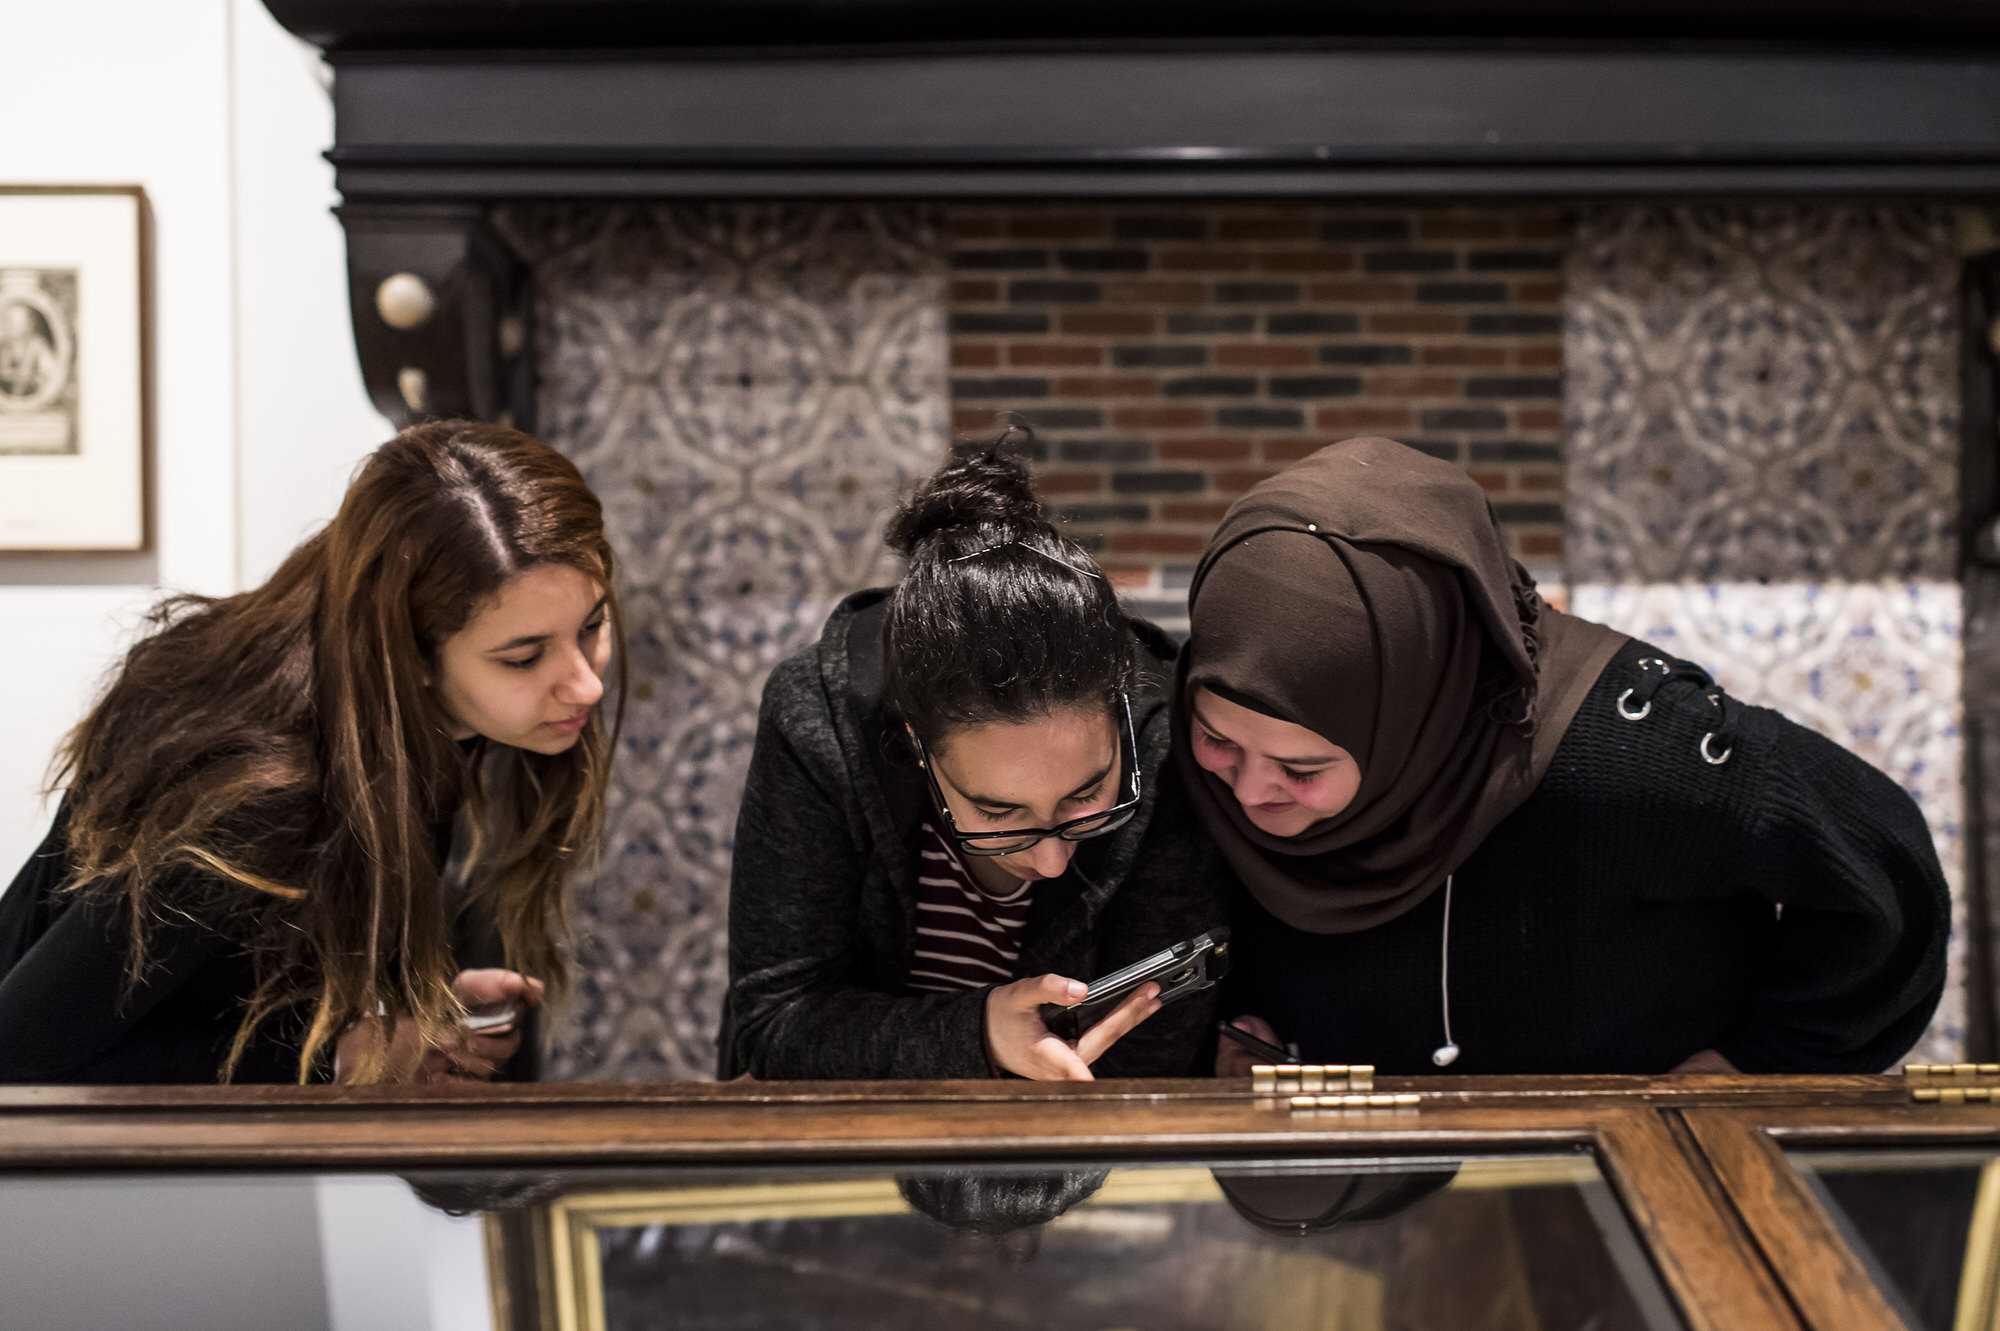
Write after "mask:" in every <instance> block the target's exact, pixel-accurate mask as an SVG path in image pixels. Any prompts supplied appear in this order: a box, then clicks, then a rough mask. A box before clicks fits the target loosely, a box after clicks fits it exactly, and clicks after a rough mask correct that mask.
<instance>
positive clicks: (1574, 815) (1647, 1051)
mask: <svg viewBox="0 0 2000 1331" xmlns="http://www.w3.org/2000/svg"><path fill="white" fill-rule="evenodd" d="M1647 657H1659V658H1663V659H1665V660H1667V661H1668V662H1669V663H1670V664H1671V666H1672V667H1673V672H1674V673H1673V674H1672V675H1670V676H1669V677H1668V679H1667V682H1666V683H1665V684H1664V685H1663V686H1661V687H1660V688H1659V692H1658V693H1657V695H1656V696H1655V697H1654V698H1653V700H1652V703H1653V705H1652V709H1651V711H1650V713H1649V714H1648V715H1647V716H1646V718H1645V719H1644V720H1640V721H1627V720H1624V719H1621V718H1620V716H1619V715H1618V712H1617V705H1618V700H1619V697H1620V695H1621V694H1622V693H1623V692H1624V690H1625V689H1627V688H1629V687H1632V686H1634V685H1635V684H1637V683H1639V682H1640V681H1641V680H1642V679H1643V677H1644V673H1645V672H1644V671H1642V670H1641V668H1640V667H1639V666H1638V662H1639V661H1640V660H1641V659H1643V658H1647ZM1704 678H1705V677H1703V676H1701V675H1700V672H1699V671H1698V670H1696V669H1695V668H1694V667H1693V666H1691V665H1689V664H1688V663H1687V662H1683V661H1678V660H1675V659H1674V658H1671V657H1667V656H1666V654H1665V653H1663V652H1660V651H1658V650H1657V649H1655V648H1652V647H1648V646H1646V645H1645V644H1643V643H1638V642H1634V643H1630V644H1628V645H1627V646H1626V647H1625V648H1623V649H1622V650H1621V651H1620V652H1619V654H1618V655H1617V656H1616V657H1615V658H1613V660H1612V661H1611V663H1610V665H1608V666H1607V667H1605V670H1604V672H1603V674H1602V675H1601V676H1600V677H1599V679H1598V682H1597V684H1596V685H1595V686H1594V687H1593V689H1592V690H1591V693H1590V695H1589V696H1588V698H1586V699H1585V701H1584V704H1583V707H1582V709H1581V710H1580V711H1579V712H1578V713H1577V715H1576V718H1575V720H1574V721H1573V722H1572V723H1571V725H1570V728H1569V731H1568V733H1567V734H1566V735H1565V736H1564V738H1563V742H1562V744H1561V746H1560V747H1559V748H1558V749H1557V752H1556V756H1555V759H1554V761H1553V763H1552V764H1551V766H1550V767H1549V770H1548V772H1547V774H1546V775H1545V776H1544V777H1543V779H1542V782H1541V784H1540V785H1539V786H1538V787H1537V788H1536V790H1535V793H1534V794H1533V795H1532V796H1530V797H1529V799H1528V801H1527V802H1526V803H1525V804H1523V805H1522V806H1521V807H1520V808H1519V809H1517V810H1515V812H1514V813H1513V814H1512V815H1510V816H1509V817H1508V818H1507V819H1506V820H1505V821H1503V822H1502V823H1501V824H1500V825H1499V826H1498V827H1496V828H1495V829H1494V830H1493V832H1492V834H1491V835H1490V836H1488V837H1487V839H1486V840H1485V842H1484V843H1482V844H1481V846H1480V847H1479V849H1478V850H1477V851H1475V852H1474V853H1473V855H1472V856H1471V858H1469V859H1467V860H1466V861H1465V863H1464V864H1462V865H1461V866H1459V869H1458V871H1457V873H1456V875H1455V877H1454V880H1453V891H1452V900H1451V930H1450V978H1451V1020H1452V1034H1453V1036H1454V1037H1455V1038H1456V1040H1457V1042H1458V1044H1459V1045H1460V1047H1461V1049H1462V1050H1463V1053H1462V1054H1461V1056H1460V1057H1459V1059H1458V1060H1457V1061H1456V1062H1455V1063H1454V1064H1452V1065H1451V1067H1450V1071H1451V1072H1452V1073H1453V1074H1461V1073H1564V1072H1573V1073H1591V1072H1597V1073H1658V1072H1665V1071H1667V1070H1668V1069H1669V1068H1671V1067H1673V1066H1674V1065H1675V1064H1676V1063H1678V1062H1680V1061H1681V1060H1682V1059H1684V1058H1686V1057H1687V1056H1688V1055H1690V1054H1693V1053H1696V1052H1698V1051H1700V1050H1702V1049H1710V1048H1712V1049H1716V1050H1719V1051H1720V1052H1721V1053H1722V1054H1724V1055H1725V1056H1726V1057H1728V1058H1729V1060H1730V1061H1731V1062H1732V1063H1734V1064H1735V1065H1736V1066H1737V1067H1739V1068H1741V1069H1742V1070H1744V1071H1746V1072H1873V1071H1879V1070H1881V1069H1882V1068H1884V1067H1887V1066H1888V1065H1889V1064H1891V1063H1892V1062H1894V1061H1895V1060H1896V1059H1897V1058H1898V1057H1900V1056H1901V1055H1902V1054H1904V1053H1905V1052H1906V1051H1907V1050H1908V1049H1909V1047H1910V1046H1911V1044H1912V1043H1914V1042H1915V1040H1916V1039H1917V1037H1918V1036H1919V1035H1921V1034H1922V1033H1923V1029H1924V1026H1925V1024H1926V1023H1927V1022H1928V1021H1929V1019H1930V1016H1931V1013H1932V1011H1933V1010H1934V1009H1935V1008H1936V1006H1937V1002H1938V997H1939V995H1940V994H1941V993H1942V991H1943V987H1944V970H1945V961H1944V958H1945V939H1946V935H1947V932H1948V929H1949V925H1950V901H1949V897H1948V894H1947V891H1946V887H1945V881H1944V873H1943V870H1942V869H1941V868H1940V867H1939V864H1938V858H1937V851H1936V848H1935V847H1934V846H1933V844H1932V841H1931V837H1930V833H1929V831H1928V829H1927V828H1926V827H1925V825H1924V820H1923V816H1922V815H1921V814H1920V813H1919V812H1918V810H1917V807H1916V805H1915V803H1914V802H1913V801H1912V800H1911V798H1910V797H1909V795H1908V794H1907V793H1905V792H1904V791H1902V790H1901V789H1899V788H1898V787H1897V786H1896V785H1895V783H1894V782H1892V781H1891V780H1890V779H1889V778H1888V777H1886V776H1884V775H1883V774H1882V773H1881V772H1879V771H1877V770H1876V769H1875V768H1873V767H1871V766H1869V765H1868V764H1867V763H1865V762H1863V761H1862V760H1861V759H1859V758H1857V757H1855V756H1854V755H1853V754H1851V753H1849V752H1847V751H1846V750H1845V749H1843V748H1841V747H1840V746H1839V745H1837V744H1835V743H1833V742H1832V741H1831V740H1828V739H1825V738H1823V737H1822V736H1820V735H1817V734H1815V733H1813V732H1812V731H1809V730H1806V729H1805V728H1804V727H1802V726H1799V725H1796V724H1794V723H1793V722H1791V721H1788V720H1786V719H1785V718H1784V717H1782V716H1780V715H1779V714H1778V713H1777V712H1774V711H1771V710H1769V709H1767V708H1761V707H1747V706H1744V705H1742V704H1740V703H1735V702H1733V701H1732V702H1731V703H1730V704H1729V706H1728V718H1727V726H1726V729H1727V731H1729V732H1733V737H1732V736H1731V735H1728V734H1725V735H1724V736H1723V737H1721V738H1718V739H1717V740H1715V741H1711V744H1710V749H1709V752H1710V754H1711V755H1717V756H1719V755H1720V754H1721V753H1722V751H1723V750H1724V748H1725V747H1727V748H1729V749H1730V752H1729V756H1728V760H1727V761H1726V762H1724V763H1722V764H1720V765H1717V764H1712V763H1709V762H1706V761H1704V760H1703V757H1702V754H1701V752H1700V748H1701V744H1702V740H1703V737H1704V736H1705V735H1707V734H1709V733H1711V732H1713V731H1715V730H1717V728H1718V726H1719V725H1721V724H1723V721H1724V717H1723V713H1722V712H1721V710H1720V709H1718V707H1717V705H1716V704H1714V703H1712V702H1711V701H1710V700H1709V696H1708V695H1709V694H1710V693H1713V692H1714V690H1713V689H1712V688H1704V687H1702V686H1701V681H1702V680H1703V679H1704ZM1630 708H1631V710H1634V711H1636V710H1638V706H1637V704H1636V703H1633V704H1630ZM1724 739H1730V741H1731V742H1730V743H1729V744H1727V745H1725V743H1724V742H1723V740H1724ZM1444 910H1445V893H1444V892H1442V891H1439V892H1435V893H1433V894H1432V895H1431V896H1430V897H1429V898H1428V899H1426V900H1425V901H1424V902H1423V903H1422V904H1421V905H1419V906H1418V907H1416V908H1415V909H1414V910H1411V911H1409V912H1408V913H1406V914H1404V915H1402V916H1400V917H1398V918H1397V919H1394V920H1391V921H1390V922H1388V923H1387V924H1384V925H1380V926H1378V927H1376V928H1374V929H1369V930H1365V931H1363V932H1360V933H1353V934H1334V935H1320V934H1309V933H1305V932H1302V931H1300V930H1297V929H1293V928H1291V927H1289V926H1287V925H1285V924H1283V923H1281V922H1280V921H1278V920H1277V919H1276V918H1274V917H1273V916H1272V915H1271V914H1270V913H1269V912H1268V911H1266V910H1264V909H1263V908H1262V907H1261V906H1259V905H1257V904H1256V902H1254V901H1253V900H1251V899H1250V898H1249V897H1248V896H1247V895H1246V894H1243V893H1241V892H1239V893H1238V896H1237V902H1236V909H1235V928H1236V939H1237V976H1238V978H1237V979H1235V980H1233V981H1232V983H1231V989H1230V992H1229V993H1228V994H1227V995H1226V996H1225V1003H1226V1005H1227V1009H1226V1010H1228V1011H1229V1012H1231V1013H1253V1014H1256V1015H1258V1016H1261V1017H1263V1018H1265V1019H1266V1020H1267V1021H1270V1022H1271V1023H1272V1025H1273V1026H1275V1027H1276V1028H1277V1030H1278V1031H1279V1033H1280V1034H1281V1035H1282V1036H1283V1037H1284V1038H1286V1039H1289V1040H1294V1041H1296V1042H1297V1043H1298V1045H1299V1048H1300V1053H1301V1055H1302V1056H1303V1057H1304V1058H1305V1059H1306V1060H1307V1061H1309V1062H1325V1063H1374V1064H1375V1065H1376V1066H1377V1067H1378V1068H1380V1069H1381V1070H1382V1071H1384V1072H1387V1073H1392V1074H1410V1073H1423V1072H1437V1071H1439V1069H1438V1068H1437V1067H1436V1066H1435V1065H1434V1064H1433V1062H1432V1059H1431V1054H1432V1051H1433V1050H1435V1049H1436V1048H1437V1047H1438V1046H1439V1045H1441V1044H1442V1043H1443V1042H1444V1026H1443V1019H1442V1012H1441V996H1440V985H1439V980H1440V975H1439V968H1440V956H1441V954H1440V944H1441V942H1442V941H1443V939H1442V935H1443V931H1444Z"/></svg>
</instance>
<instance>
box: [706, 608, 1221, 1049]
mask: <svg viewBox="0 0 2000 1331" xmlns="http://www.w3.org/2000/svg"><path fill="white" fill-rule="evenodd" d="M885 608H886V593H885V592H884V591H882V590H879V589H878V590H874V591H867V592H859V593H856V594H855V595H854V596H851V597H849V598H848V599H847V600H846V601H845V602H843V603H842V604H841V606H840V607H839V608H838V609H836V610H835V611H834V613H833V616H832V617H831V618H830V619H829V620H828V622H827V626H826V630H825V632H824V633H823V634H822V635H821V638H820V641H819V643H818V644H817V645H816V646H814V647H812V648H810V649H808V650H807V651H805V652H802V653H800V654H799V655H798V656H795V657H793V658H792V659H791V660H789V661H786V662H785V663H783V664H782V665H780V666H779V667H778V668H777V669H776V670H775V671H773V672H772V674H771V678H770V682H769V683H767V684H766V685H765V687H764V698H763V706H762V709H761V714H760V716H759V719H758V724H757V740H756V748H755V749H754V751H753V752H752V755H751V759H750V774H749V780H748V783H747V785H746V788H745V790H744V794H743V804H742V808H741V811H740V813H739V814H738V816H737V823H736V850H735V859H734V865H733V868H732V870H731V874H730V887H729V980H730V984H729V993H728V996H727V998H726V999H725V1002H724V1007H723V1020H722V1033H721V1037H720V1039H719V1040H718V1042H717V1043H718V1047H719V1069H720V1073H721V1075H722V1076H724V1077H733V1076H736V1075H738V1074H739V1073H744V1072H749V1073H753V1074H755V1075H756V1076H759V1077H764V1078H817V1077H852V1078H872V1077H984V1076H986V1075H988V1072H989V1068H988V1064H987V1057H986V1044H985V1021H986V995H987V993H988V992H989V991H988V990H986V989H967V990H962V991H959V992H956V993H919V992H916V991H914V990H912V989H911V988H910V987H909V983H908V981H909V973H910V970H911V966H912V952H913V950H914V948H915V946H916V919H915V917H916V913H917V908H916V900H917V886H916V869H915V865H916V864H917V862H918V859H917V854H918V844H919V836H920V832H921V827H922V823H923V814H924V808H925V804H926V801H927V799H928V796H927V795H926V793H925V791H926V785H925V782H924V777H923V774H922V770H921V769H920V768H919V767H917V765H916V763H915V762H914V761H913V760H911V759H910V758H909V756H908V755H907V753H906V751H905V750H904V749H903V748H902V747H901V746H900V745H899V744H898V743H896V742H895V741H894V740H893V739H892V738H891V737H890V736H889V733H888V726H889V722H888V719H887V717H886V716H885V715H884V712H883V706H882V621H883V617H884V611H885ZM1133 642H1134V649H1135V651H1136V652H1138V654H1139V659H1140V662H1141V665H1142V667H1144V671H1145V673H1146V675H1147V676H1148V677H1149V680H1150V683H1149V684H1147V685H1146V686H1144V687H1142V688H1141V689H1140V690H1138V691H1136V692H1135V693H1134V696H1133V698H1132V717H1133V722H1134V725H1135V726H1136V727H1137V731H1138V735H1137V738H1138V745H1139V770H1140V773H1141V775H1142V779H1143V786H1142V796H1143V802H1142V804H1141V806H1140V809H1139V812H1138V813H1137V814H1136V815H1135V816H1134V817H1133V819H1132V821H1131V822H1129V823H1127V824H1125V826H1123V827H1121V828H1119V829H1118V830H1117V831H1115V832H1111V833H1108V834H1107V835H1105V836H1101V837H1096V838H1093V839H1091V840H1087V841H1082V842H1079V843H1077V851H1076V856H1075V858H1074V859H1073V860H1072V861H1071V865H1070V869H1069V871H1068V872H1067V873H1065V874H1063V875H1062V876H1061V877H1059V878H1053V879H1047V880H1043V881H1041V882H1038V883H1036V884H1035V895H1034V900H1033V902H1032V904H1031V906H1030V908H1029V911H1028V918H1027V922H1026V924H1025V925H1024V926H1023V931H1022V937H1021V947H1020V958H1019V960H1018V961H1017V962H1016V964H1015V974H1016V976H1017V978H1025V977H1028V976H1033V975H1041V974H1045V973H1049V972H1054V973H1056V974H1060V975H1066V976H1068V977H1070V978H1072V979H1078V980H1083V981H1085V982H1088V981H1090V980H1092V979H1094V978H1096V977H1098V976H1100V975H1103V974H1106V973H1108V972H1109V971H1111V970H1113V969H1116V968H1117V967H1119V966H1122V965H1125V964H1127V963H1129V962H1132V961H1136V960H1138V959H1139V958H1141V957H1144V956H1147V955H1149V954H1150V953H1153V952H1156V951H1159V950H1160V949H1162V948H1165V947H1169V946H1171V945H1172V944H1174V943H1177V942H1179V941H1181V940H1182V939H1185V938H1190V937H1193V936H1194V935H1196V934H1200V933H1203V932H1205V931H1207V930H1209V929H1212V928H1214V927H1216V926H1217V925H1220V924H1223V923H1225V918H1224V916H1225V912H1226V910H1227V906H1228V889H1227V884H1228V883H1229V882H1230V881H1232V877H1231V875H1230V873H1229V870H1228V866H1227V864H1226V862H1225V861H1224V860H1223V858H1222V855H1221V852H1220V851H1219V850H1217V848H1216V847H1215V844H1214V842H1213V841H1212V840H1210V838H1209V837H1208V834H1207V833H1206V832H1205V831H1203V830H1202V828H1201V825H1200V823H1199V822H1198V821H1197V820H1196V819H1195V818H1194V816H1193V813H1192V811H1191V810H1190V808H1189V807H1188V804H1187V799H1186V796H1185V795H1184V794H1183V793H1182V792H1181V790H1180V786H1179V783H1178V782H1176V781H1175V780H1174V779H1173V775H1172V773H1171V772H1170V771H1169V770H1167V766H1168V765H1167V761H1166V758H1167V739H1168V726H1169V725H1170V724H1171V721H1170V709H1169V708H1168V706H1167V697H1166V693H1165V688H1164V686H1165V682H1166V680H1167V679H1168V678H1169V677H1170V665H1171V662H1172V659H1173V655H1174V647H1173V644H1172V643H1171V642H1170V641H1169V640H1167V639H1166V638H1165V637H1164V636H1163V635H1161V634H1160V633H1159V631H1158V630H1157V629H1153V628H1152V627H1151V626H1150V625H1144V624H1137V623H1135V625H1134V639H1133ZM1214 1000H1215V991H1214V990H1209V991H1206V992H1203V993H1200V994H1196V995H1193V996H1191V997H1188V998H1185V999H1182V1000H1180V1001H1177V1002H1175V1003H1173V1004H1170V1005H1169V1006H1167V1007H1165V1008H1162V1009H1161V1010H1160V1011H1159V1012H1157V1013H1155V1014H1154V1015H1153V1016H1152V1017H1150V1018H1148V1019H1147V1020H1146V1021H1145V1022H1144V1023H1142V1024H1141V1025H1140V1026H1138V1027H1137V1028H1136V1029H1134V1030H1133V1031H1132V1032H1130V1033H1129V1034H1127V1035H1125V1036H1124V1037H1123V1038H1121V1039H1120V1040H1119V1041H1118V1043H1116V1044H1115V1045H1113V1046H1112V1047H1111V1049H1110V1051H1109V1052H1108V1053H1106V1054H1105V1055H1104V1056H1103V1058H1101V1059H1100V1060H1099V1061H1098V1063H1097V1064H1096V1065H1095V1071H1096V1072H1097V1074H1098V1075H1099V1076H1127V1077H1132V1076H1156V1077H1157V1076H1185V1075H1187V1074H1190V1073H1193V1072H1196V1071H1206V1069H1204V1068H1201V1067H1199V1063H1200V1059H1201V1057H1202V1054H1203V1052H1204V1047H1205V1046H1207V1047H1212V1039H1213V1037H1212V1035H1210V1033H1209V1032H1210V1028H1211V1027H1212V1025H1213V1018H1214V1012H1215V1004H1214Z"/></svg>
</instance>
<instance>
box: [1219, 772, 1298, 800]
mask: <svg viewBox="0 0 2000 1331" xmlns="http://www.w3.org/2000/svg"><path fill="white" fill-rule="evenodd" d="M1230 789H1231V790H1232V791H1234V792H1235V793H1236V802H1237V803H1238V804H1246V805H1247V804H1271V803H1273V802H1275V801H1277V800H1278V799H1279V798H1281V797H1282V796H1283V795H1284V793H1285V790H1284V787H1282V786H1280V785H1279V784H1278V781H1277V778H1276V777H1275V776H1274V775H1273V774H1272V773H1270V772H1269V771H1266V770H1265V769H1264V767H1263V766H1262V765H1261V764H1258V763H1247V762H1246V763H1244V764H1242V765H1241V766H1239V767H1238V768H1237V769H1236V780H1235V781H1234V782H1232V783H1231V784H1230Z"/></svg>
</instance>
